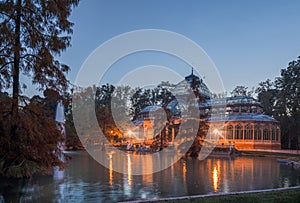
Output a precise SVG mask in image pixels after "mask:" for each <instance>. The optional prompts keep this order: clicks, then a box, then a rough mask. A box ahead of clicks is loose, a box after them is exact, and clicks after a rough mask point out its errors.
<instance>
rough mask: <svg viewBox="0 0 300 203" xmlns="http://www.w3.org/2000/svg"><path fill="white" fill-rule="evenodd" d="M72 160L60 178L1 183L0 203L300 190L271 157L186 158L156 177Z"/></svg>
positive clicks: (297, 177)
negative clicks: (282, 189) (287, 188)
mask: <svg viewBox="0 0 300 203" xmlns="http://www.w3.org/2000/svg"><path fill="white" fill-rule="evenodd" d="M67 153H68V154H69V155H70V156H71V157H72V160H70V161H69V165H68V167H67V168H66V169H65V171H63V172H60V173H59V174H56V176H54V177H53V176H46V177H45V176H44V177H33V178H31V179H26V180H7V179H0V181H1V184H0V202H1V200H2V201H3V200H5V202H118V201H126V200H136V199H153V198H161V197H176V196H186V195H199V194H211V193H226V192H234V191H246V190H258V189H268V188H281V187H290V186H296V185H300V170H299V169H293V168H292V167H290V166H286V165H282V164H279V163H277V161H276V158H272V157H245V156H241V157H235V158H230V157H208V158H206V159H205V160H203V161H200V160H197V159H181V160H179V161H178V162H177V163H175V164H174V165H172V166H171V167H169V168H167V169H165V170H163V171H161V172H157V173H154V174H149V175H143V176H141V175H140V176H134V175H131V174H130V173H127V174H121V173H117V172H114V171H113V170H110V169H107V168H105V167H103V166H102V165H100V164H99V163H97V162H96V161H95V160H94V159H93V158H91V157H90V156H89V154H88V153H87V152H84V151H80V152H67Z"/></svg>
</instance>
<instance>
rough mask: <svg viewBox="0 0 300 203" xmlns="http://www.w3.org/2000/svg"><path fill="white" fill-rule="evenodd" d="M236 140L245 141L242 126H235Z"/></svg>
mask: <svg viewBox="0 0 300 203" xmlns="http://www.w3.org/2000/svg"><path fill="white" fill-rule="evenodd" d="M234 139H237V140H238V139H240V140H242V139H243V129H242V126H240V125H237V126H235V137H234Z"/></svg>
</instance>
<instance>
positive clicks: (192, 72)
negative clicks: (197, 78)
mask: <svg viewBox="0 0 300 203" xmlns="http://www.w3.org/2000/svg"><path fill="white" fill-rule="evenodd" d="M192 75H194V68H193V67H192Z"/></svg>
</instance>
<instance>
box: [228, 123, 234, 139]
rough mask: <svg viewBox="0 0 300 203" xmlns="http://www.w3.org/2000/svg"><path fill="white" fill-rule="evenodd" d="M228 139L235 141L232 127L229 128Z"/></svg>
mask: <svg viewBox="0 0 300 203" xmlns="http://www.w3.org/2000/svg"><path fill="white" fill-rule="evenodd" d="M227 139H233V127H232V125H229V126H227Z"/></svg>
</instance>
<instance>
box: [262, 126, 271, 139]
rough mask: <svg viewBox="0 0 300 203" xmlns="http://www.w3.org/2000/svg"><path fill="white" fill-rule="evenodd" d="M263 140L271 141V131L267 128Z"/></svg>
mask: <svg viewBox="0 0 300 203" xmlns="http://www.w3.org/2000/svg"><path fill="white" fill-rule="evenodd" d="M263 139H264V140H270V131H269V129H267V128H265V129H264V132H263Z"/></svg>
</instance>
